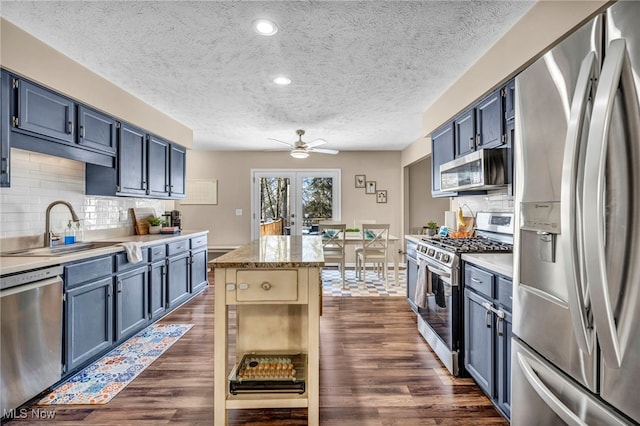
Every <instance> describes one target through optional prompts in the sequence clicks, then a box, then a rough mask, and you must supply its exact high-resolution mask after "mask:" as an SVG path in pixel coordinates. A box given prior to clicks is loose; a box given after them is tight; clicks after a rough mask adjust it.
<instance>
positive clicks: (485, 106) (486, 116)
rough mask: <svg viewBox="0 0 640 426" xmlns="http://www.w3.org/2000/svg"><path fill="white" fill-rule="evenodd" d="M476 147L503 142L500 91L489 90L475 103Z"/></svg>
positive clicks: (491, 146) (485, 146)
mask: <svg viewBox="0 0 640 426" xmlns="http://www.w3.org/2000/svg"><path fill="white" fill-rule="evenodd" d="M475 110H476V149H482V148H495V147H497V146H500V145H502V144H503V137H502V135H503V123H502V96H501V91H500V90H496V91H493V92H491V94H489V96H487V97H486V98H484V99H483V100H481V101H480V102H479V103H478V104H477V105H476V108H475Z"/></svg>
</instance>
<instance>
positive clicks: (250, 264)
mask: <svg viewBox="0 0 640 426" xmlns="http://www.w3.org/2000/svg"><path fill="white" fill-rule="evenodd" d="M209 264H210V265H212V266H213V267H214V268H295V267H300V266H324V254H323V252H322V239H321V238H320V237H316V236H304V237H301V236H293V237H292V236H280V235H277V236H276V235H270V236H265V237H260V239H257V240H254V241H252V242H250V243H249V244H246V245H244V246H242V247H240V248H237V249H235V250H233V251H231V252H229V253H227V254H224V255H222V256H220V257H218V258H216V259H213V260H212V261H211V262H209Z"/></svg>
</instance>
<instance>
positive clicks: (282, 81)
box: [273, 77, 291, 86]
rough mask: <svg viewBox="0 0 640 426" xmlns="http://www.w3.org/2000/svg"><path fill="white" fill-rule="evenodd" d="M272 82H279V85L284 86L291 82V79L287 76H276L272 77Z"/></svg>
mask: <svg viewBox="0 0 640 426" xmlns="http://www.w3.org/2000/svg"><path fill="white" fill-rule="evenodd" d="M273 82H274V83H275V84H279V85H280V86H286V85H288V84H291V79H288V78H287V77H276V78H274V79H273Z"/></svg>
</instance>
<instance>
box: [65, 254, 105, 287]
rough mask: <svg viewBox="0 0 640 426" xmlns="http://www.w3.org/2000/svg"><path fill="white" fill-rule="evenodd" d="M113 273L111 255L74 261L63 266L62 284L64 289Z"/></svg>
mask: <svg viewBox="0 0 640 426" xmlns="http://www.w3.org/2000/svg"><path fill="white" fill-rule="evenodd" d="M112 273H113V256H112V255H107V256H102V257H96V258H93V259H89V260H85V261H82V262H78V263H74V264H71V265H67V266H65V267H64V285H65V288H66V289H69V288H73V287H77V286H78V285H80V284H82V283H86V282H89V281H95V280H96V279H98V278H102V277H105V276H108V275H111V274H112Z"/></svg>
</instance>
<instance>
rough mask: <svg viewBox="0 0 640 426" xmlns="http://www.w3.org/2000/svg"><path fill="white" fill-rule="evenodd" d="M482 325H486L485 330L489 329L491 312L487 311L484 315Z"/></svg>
mask: <svg viewBox="0 0 640 426" xmlns="http://www.w3.org/2000/svg"><path fill="white" fill-rule="evenodd" d="M484 325H486V326H487V328H491V311H489V310H487V311H486V312H485V313H484Z"/></svg>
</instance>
